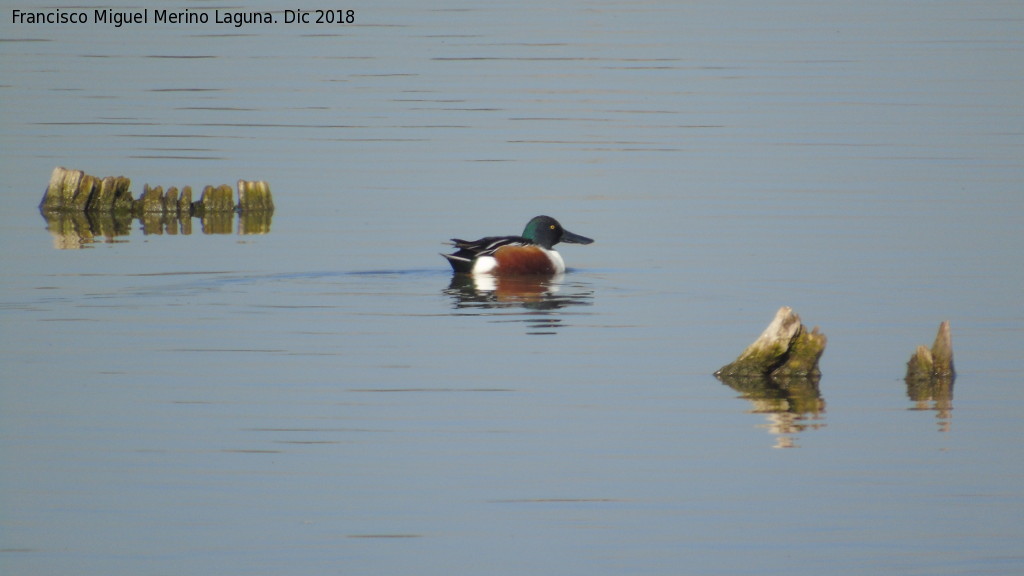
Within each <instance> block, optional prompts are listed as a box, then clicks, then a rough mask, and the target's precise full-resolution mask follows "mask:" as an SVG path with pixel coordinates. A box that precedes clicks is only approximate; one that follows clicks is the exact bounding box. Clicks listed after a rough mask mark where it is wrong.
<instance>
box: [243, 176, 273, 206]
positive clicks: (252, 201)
mask: <svg viewBox="0 0 1024 576" xmlns="http://www.w3.org/2000/svg"><path fill="white" fill-rule="evenodd" d="M238 211H239V212H273V211H274V199H273V197H272V196H271V195H270V185H269V184H267V183H266V182H264V181H262V180H259V181H251V180H239V181H238Z"/></svg>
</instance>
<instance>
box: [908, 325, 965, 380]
mask: <svg viewBox="0 0 1024 576" xmlns="http://www.w3.org/2000/svg"><path fill="white" fill-rule="evenodd" d="M955 376H956V370H955V369H954V368H953V335H952V333H951V332H950V329H949V322H942V323H941V324H939V331H938V333H937V334H936V335H935V342H933V343H932V348H931V350H929V349H928V348H925V347H924V346H918V347H917V350H916V351H914V354H913V355H912V356H911V357H910V361H908V362H907V376H906V380H907V381H910V380H920V379H931V378H953V377H955Z"/></svg>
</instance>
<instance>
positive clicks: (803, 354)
mask: <svg viewBox="0 0 1024 576" xmlns="http://www.w3.org/2000/svg"><path fill="white" fill-rule="evenodd" d="M826 343H827V339H826V338H825V335H824V334H822V333H821V332H819V331H818V328H817V327H815V328H814V329H813V330H810V331H808V330H807V327H806V326H804V325H803V324H802V323H801V322H800V316H798V315H797V314H796V312H793V309H792V308H790V307H788V306H783V307H782V308H779V311H778V312H776V314H775V318H774V319H773V320H772V322H771V324H769V325H768V327H767V328H765V330H764V332H762V333H761V336H759V337H758V338H757V340H755V341H754V343H753V344H751V345H750V346H748V347H747V349H746V350H744V351H743V353H742V354H740V356H739V357H738V358H737V359H736V360H735V361H734V362H732V363H730V364H727V365H725V366H723V367H722V368H721V369H719V370H718V372H715V375H716V376H718V377H720V378H721V377H723V376H732V377H737V376H738V377H745V376H770V377H773V378H793V377H810V378H818V377H820V376H821V370H820V369H819V368H818V360H819V359H820V358H821V355H822V354H824V352H825V345H826Z"/></svg>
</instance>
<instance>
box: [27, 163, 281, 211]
mask: <svg viewBox="0 0 1024 576" xmlns="http://www.w3.org/2000/svg"><path fill="white" fill-rule="evenodd" d="M130 186H131V180H130V179H129V178H126V177H124V176H108V177H105V178H98V177H96V176H92V175H90V174H86V173H85V172H83V171H81V170H69V169H67V168H64V167H62V166H58V167H56V168H54V169H53V172H52V173H51V174H50V183H49V185H48V186H47V188H46V192H45V193H44V194H43V199H42V201H41V202H40V204H39V210H40V211H41V212H42V213H43V214H44V215H45V214H52V213H58V212H78V213H83V212H90V213H104V212H121V211H123V212H130V213H132V214H134V215H135V216H136V217H141V216H142V215H143V214H173V215H177V216H178V217H181V218H184V217H186V216H193V215H195V216H202V215H204V214H209V213H212V212H226V213H231V212H247V211H253V212H266V213H272V212H273V211H274V201H273V198H272V197H271V194H270V185H269V184H267V183H266V182H264V181H262V180H239V181H238V202H237V203H236V202H235V192H234V190H232V188H231V186H230V185H228V184H223V185H221V186H216V187H214V186H207V187H206V188H205V189H204V190H203V194H202V197H201V198H200V199H199V200H198V201H196V202H194V203H193V202H192V188H191V187H189V186H185V187H184V188H182V189H181V191H180V192H179V191H178V189H177V188H175V187H170V188H168V189H167V191H166V192H165V191H164V189H163V187H161V186H155V187H150V186H149V185H148V184H146V185H144V186H143V191H142V196H141V197H139V199H138V200H135V199H133V198H132V193H131V192H130V191H129V188H130Z"/></svg>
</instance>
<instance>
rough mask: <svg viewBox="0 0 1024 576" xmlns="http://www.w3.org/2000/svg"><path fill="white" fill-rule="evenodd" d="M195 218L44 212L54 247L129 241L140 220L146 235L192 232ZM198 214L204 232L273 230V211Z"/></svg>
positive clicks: (171, 234)
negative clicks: (271, 225)
mask: <svg viewBox="0 0 1024 576" xmlns="http://www.w3.org/2000/svg"><path fill="white" fill-rule="evenodd" d="M192 218H193V217H190V216H186V217H183V218H179V217H178V216H176V215H172V214H166V213H156V212H153V213H142V214H139V215H132V214H115V213H102V214H97V213H92V212H65V213H55V212H44V213H43V219H45V220H46V229H47V230H48V231H49V232H50V235H51V236H52V237H53V247H54V248H55V249H57V250H76V249H79V248H87V247H89V245H90V244H93V243H96V242H103V243H107V244H111V243H115V242H127V241H128V240H127V237H128V236H129V235H131V232H132V228H133V224H134V222H135V221H136V220H138V222H139V229H140V230H141V232H142V234H143V235H144V236H152V235H168V236H176V235H179V234H180V235H182V236H188V235H190V234H192V232H193V226H192ZM195 218H197V219H198V220H199V223H200V230H201V231H202V233H203V234H232V233H234V231H235V229H236V228H237V230H238V234H241V235H248V234H269V233H270V224H271V220H272V219H273V212H251V213H250V212H242V213H236V212H216V213H210V214H205V215H203V216H202V217H195ZM236 219H237V222H238V224H237V227H236V225H235V221H236Z"/></svg>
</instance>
